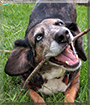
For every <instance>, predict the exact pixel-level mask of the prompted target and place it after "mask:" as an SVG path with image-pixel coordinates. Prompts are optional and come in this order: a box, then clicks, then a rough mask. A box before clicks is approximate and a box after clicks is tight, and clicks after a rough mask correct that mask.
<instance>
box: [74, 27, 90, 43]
mask: <svg viewBox="0 0 90 105" xmlns="http://www.w3.org/2000/svg"><path fill="white" fill-rule="evenodd" d="M89 31H90V27H89V28H88V29H86V30H84V31H83V32H81V33H79V34H78V35H76V36H74V39H73V41H75V40H76V39H78V38H79V37H81V36H83V35H84V34H86V33H87V32H89Z"/></svg>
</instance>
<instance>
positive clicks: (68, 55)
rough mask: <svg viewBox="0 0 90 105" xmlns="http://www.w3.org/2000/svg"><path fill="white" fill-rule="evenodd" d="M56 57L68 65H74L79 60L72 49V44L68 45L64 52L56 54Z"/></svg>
mask: <svg viewBox="0 0 90 105" xmlns="http://www.w3.org/2000/svg"><path fill="white" fill-rule="evenodd" d="M55 59H56V60H58V61H61V62H63V63H66V64H68V65H73V64H75V63H76V62H77V58H76V56H75V55H74V54H73V52H72V50H71V49H70V45H68V46H67V47H66V48H65V50H64V51H63V52H62V53H60V54H59V55H58V56H56V57H55Z"/></svg>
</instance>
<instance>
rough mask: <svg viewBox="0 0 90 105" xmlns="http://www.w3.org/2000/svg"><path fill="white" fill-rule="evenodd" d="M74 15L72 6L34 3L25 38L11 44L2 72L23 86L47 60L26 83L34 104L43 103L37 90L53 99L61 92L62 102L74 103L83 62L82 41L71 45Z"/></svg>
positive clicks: (74, 27) (76, 29) (84, 56)
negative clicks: (30, 76)
mask: <svg viewBox="0 0 90 105" xmlns="http://www.w3.org/2000/svg"><path fill="white" fill-rule="evenodd" d="M76 18H77V13H76V8H75V6H74V4H72V3H40V2H38V3H36V4H35V7H34V8H33V10H32V12H31V15H30V19H29V24H28V27H27V29H26V33H25V38H24V39H18V40H16V41H15V42H14V48H13V49H12V51H11V53H10V55H9V58H8V60H7V63H6V65H5V72H6V73H7V74H8V75H10V76H20V77H21V80H22V82H23V83H24V82H25V80H26V79H27V77H28V76H29V75H30V73H32V71H33V70H34V68H35V67H36V66H37V65H38V64H39V63H40V62H41V61H42V60H43V59H44V58H46V57H49V59H48V60H47V61H46V62H45V63H44V64H43V66H42V67H41V68H40V70H39V71H38V72H37V73H36V74H35V75H34V76H33V77H32V79H31V81H30V82H29V83H28V87H29V90H30V92H29V95H30V97H31V98H32V100H33V101H34V102H44V103H45V101H44V99H43V98H42V97H41V96H40V95H39V94H38V92H37V91H36V90H38V91H39V92H42V93H43V94H46V95H48V94H50V95H52V91H53V92H54V93H58V91H61V92H63V93H64V94H65V99H64V102H74V100H75V97H76V94H77V92H78V90H79V88H80V84H79V75H80V67H81V60H80V59H82V60H83V61H86V60H87V58H86V55H85V52H84V49H83V39H82V37H80V38H78V39H77V40H75V42H73V43H72V44H71V42H72V41H73V37H74V36H76V35H77V34H79V33H80V29H79V27H78V25H77V23H76Z"/></svg>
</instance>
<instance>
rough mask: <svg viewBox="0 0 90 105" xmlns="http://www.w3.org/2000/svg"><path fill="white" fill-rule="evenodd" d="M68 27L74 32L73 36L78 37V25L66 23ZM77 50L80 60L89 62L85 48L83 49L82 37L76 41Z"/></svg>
mask: <svg viewBox="0 0 90 105" xmlns="http://www.w3.org/2000/svg"><path fill="white" fill-rule="evenodd" d="M65 24H66V27H67V28H69V29H70V31H71V32H72V34H73V36H76V35H77V34H79V33H80V30H79V27H78V25H77V24H76V23H73V22H72V23H71V22H66V23H65ZM75 49H76V51H77V54H78V56H79V58H81V59H82V60H83V61H86V60H87V57H86V54H85V51H84V48H83V38H82V37H80V38H78V39H77V40H76V41H75Z"/></svg>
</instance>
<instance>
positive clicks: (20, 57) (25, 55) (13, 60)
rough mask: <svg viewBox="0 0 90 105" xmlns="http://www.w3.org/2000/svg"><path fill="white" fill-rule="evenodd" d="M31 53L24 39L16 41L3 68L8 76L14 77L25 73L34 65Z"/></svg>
mask: <svg viewBox="0 0 90 105" xmlns="http://www.w3.org/2000/svg"><path fill="white" fill-rule="evenodd" d="M34 63H35V62H34V58H33V52H32V48H31V47H30V45H28V43H27V41H26V39H19V40H16V41H15V43H14V48H13V50H12V51H11V53H10V55H9V58H8V61H7V63H6V66H5V72H6V73H7V74H8V75H11V76H15V75H21V74H23V73H26V72H27V71H29V70H30V69H31V68H33V65H34Z"/></svg>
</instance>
